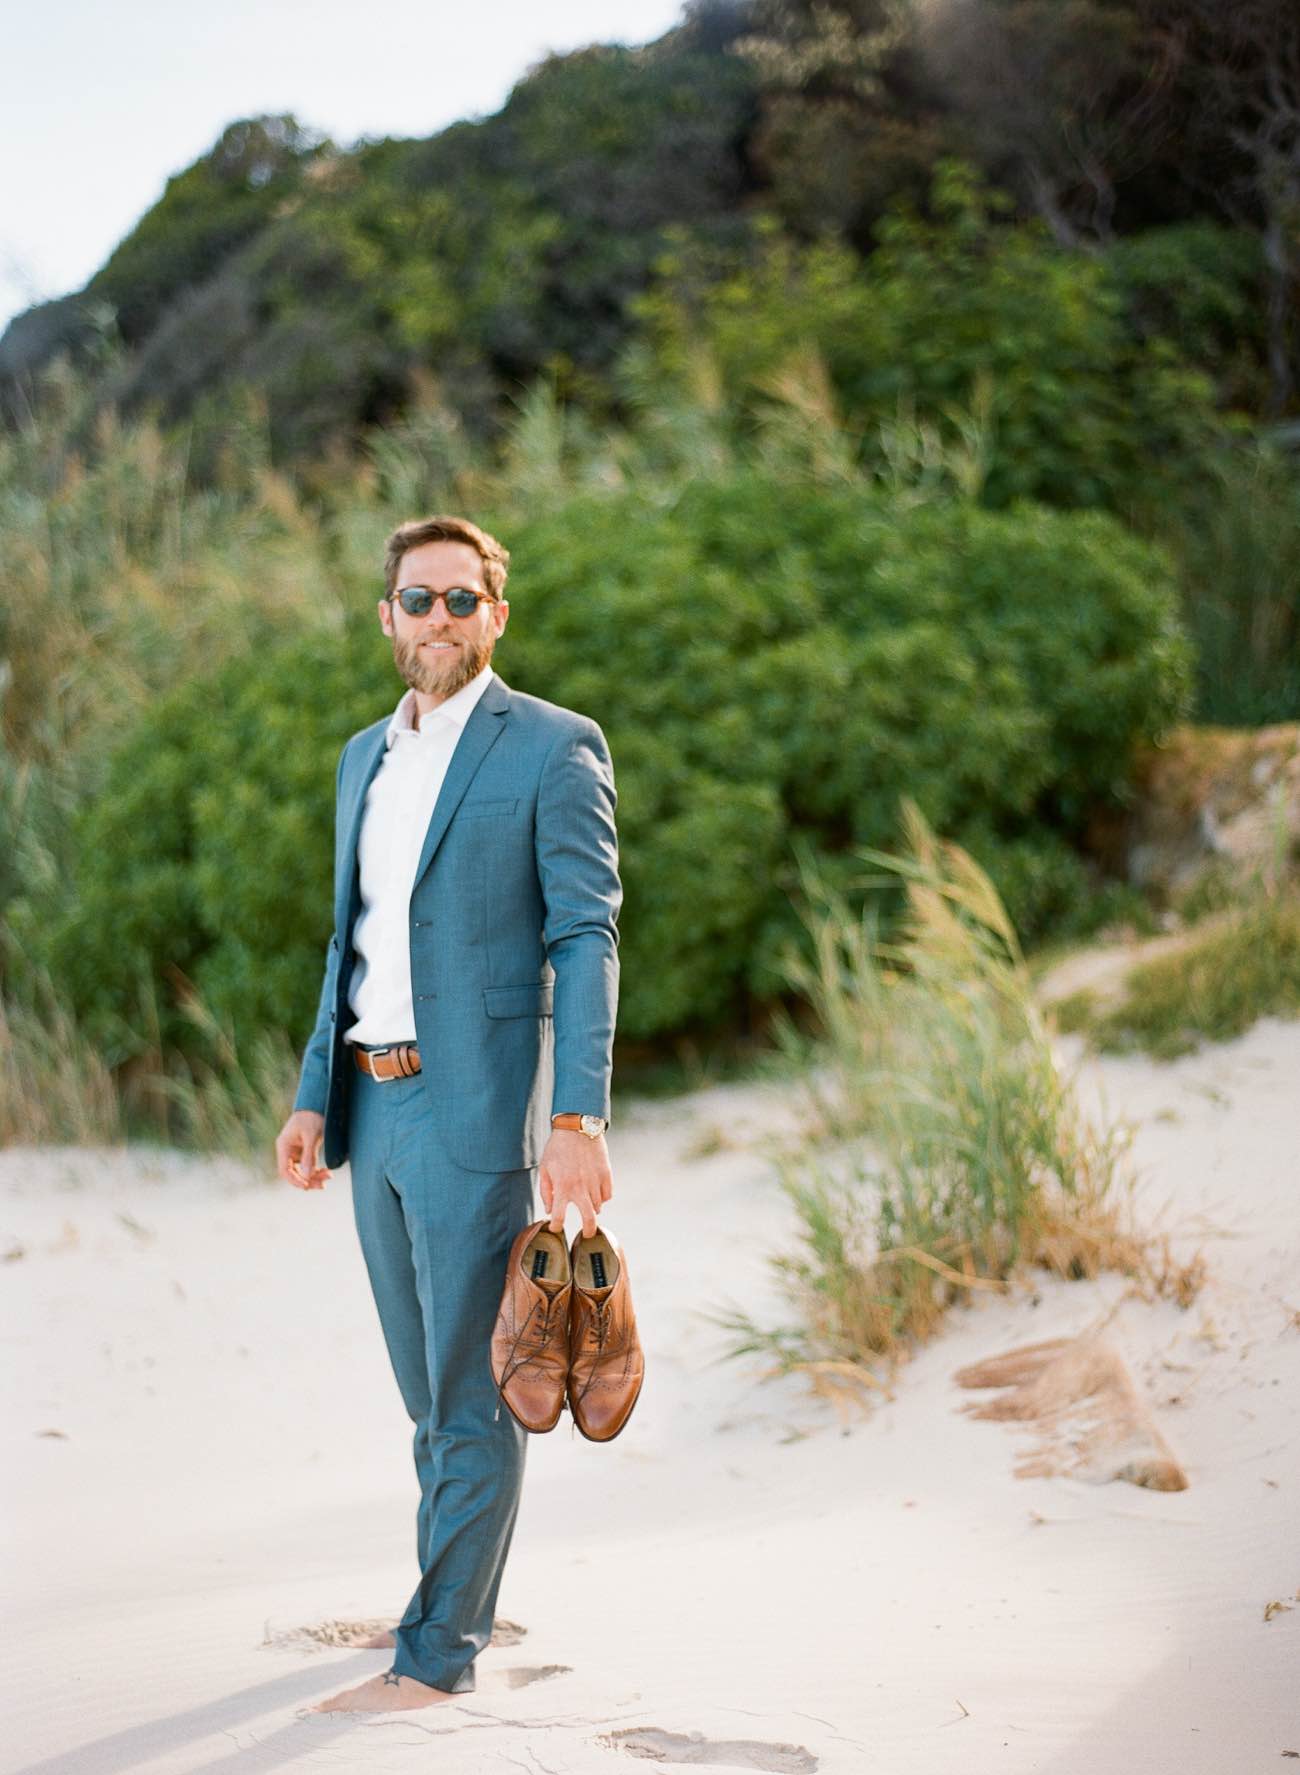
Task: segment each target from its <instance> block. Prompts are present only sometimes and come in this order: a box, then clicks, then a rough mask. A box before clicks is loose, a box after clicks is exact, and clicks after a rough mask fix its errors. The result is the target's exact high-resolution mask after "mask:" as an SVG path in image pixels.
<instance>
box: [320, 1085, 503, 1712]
mask: <svg viewBox="0 0 1300 1775" xmlns="http://www.w3.org/2000/svg"><path fill="white" fill-rule="evenodd" d="M358 1082H359V1085H360V1090H359V1091H358V1092H357V1094H356V1096H354V1100H353V1122H352V1127H351V1129H350V1131H349V1138H350V1142H351V1144H352V1152H353V1160H352V1163H353V1200H354V1206H355V1210H356V1218H357V1230H358V1234H359V1236H360V1239H361V1245H362V1251H363V1253H364V1255H365V1259H366V1266H367V1270H368V1272H369V1275H370V1279H371V1285H372V1288H373V1290H374V1293H375V1301H376V1305H377V1307H378V1309H379V1316H380V1322H381V1324H382V1326H383V1331H384V1338H385V1342H386V1343H387V1346H388V1351H389V1356H390V1359H391V1361H392V1364H393V1370H394V1373H395V1374H396V1376H397V1381H398V1386H399V1388H400V1389H401V1393H402V1398H403V1401H404V1403H405V1405H406V1408H407V1412H408V1415H409V1416H410V1417H411V1419H412V1421H413V1423H414V1424H415V1461H416V1471H417V1475H418V1477H419V1481H420V1511H419V1526H418V1537H417V1538H418V1552H419V1561H420V1582H419V1585H418V1586H417V1588H416V1591H415V1594H414V1596H413V1597H412V1598H411V1601H410V1603H409V1604H408V1606H407V1609H406V1611H405V1613H404V1614H403V1616H402V1621H401V1624H400V1626H399V1627H398V1629H397V1633H396V1639H397V1649H396V1652H395V1655H394V1659H393V1669H394V1670H395V1671H397V1672H398V1674H400V1675H409V1676H413V1677H416V1678H418V1680H419V1681H421V1682H426V1683H430V1684H432V1686H433V1687H435V1688H439V1689H445V1690H449V1691H454V1692H456V1693H462V1694H463V1693H468V1692H470V1691H471V1690H472V1689H473V1688H474V1684H475V1677H474V1660H475V1658H476V1657H477V1655H478V1653H479V1652H480V1651H481V1650H482V1649H483V1647H484V1646H486V1645H487V1643H488V1640H489V1639H490V1638H491V1634H492V1617H493V1612H494V1609H495V1606H496V1599H497V1593H498V1591H499V1589H500V1584H501V1577H502V1573H503V1571H504V1568H505V1561H506V1555H507V1553H508V1551H509V1547H510V1541H511V1538H512V1536H513V1533H514V1525H515V1519H516V1516H517V1514H518V1508H519V1494H520V1489H521V1486H522V1482H523V1468H524V1456H525V1452H526V1447H527V1434H528V1433H527V1431H525V1430H523V1429H522V1428H521V1427H520V1426H519V1425H518V1424H517V1423H516V1422H515V1420H514V1419H513V1418H512V1417H511V1415H510V1413H509V1412H508V1411H504V1410H503V1411H501V1412H500V1413H499V1414H498V1412H497V1395H496V1387H495V1383H494V1382H493V1379H492V1372H491V1366H490V1361H489V1352H490V1346H491V1336H492V1327H493V1324H494V1323H495V1319H496V1311H497V1306H498V1303H499V1301H500V1298H501V1289H502V1286H503V1284H504V1281H505V1266H506V1259H507V1258H508V1256H509V1253H510V1247H511V1245H512V1243H513V1242H514V1238H515V1236H516V1234H517V1233H518V1231H519V1229H520V1228H521V1227H523V1226H526V1225H527V1224H528V1222H529V1221H530V1220H531V1219H532V1218H533V1217H534V1216H533V1180H534V1172H533V1171H532V1170H524V1171H509V1172H500V1173H484V1172H474V1171H464V1170H462V1169H461V1168H460V1167H459V1166H457V1165H455V1164H453V1163H452V1161H451V1160H449V1159H447V1158H446V1157H445V1156H444V1155H443V1154H442V1152H441V1150H440V1145H439V1141H438V1138H437V1128H436V1126H435V1122H434V1117H433V1115H432V1113H431V1111H430V1109H429V1105H428V1098H427V1094H426V1093H425V1091H424V1089H423V1087H422V1086H421V1085H420V1083H419V1081H417V1080H395V1081H393V1082H392V1083H387V1084H378V1083H376V1082H375V1081H374V1080H371V1079H367V1078H364V1077H362V1078H361V1079H360V1080H359V1081H358Z"/></svg>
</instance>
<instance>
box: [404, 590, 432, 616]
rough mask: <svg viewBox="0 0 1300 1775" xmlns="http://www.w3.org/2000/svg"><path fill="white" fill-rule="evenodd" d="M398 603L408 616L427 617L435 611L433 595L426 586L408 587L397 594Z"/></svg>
mask: <svg viewBox="0 0 1300 1775" xmlns="http://www.w3.org/2000/svg"><path fill="white" fill-rule="evenodd" d="M397 602H398V603H399V604H400V605H401V606H402V609H403V610H404V611H405V612H406V614H407V615H408V616H427V615H428V614H429V612H430V611H431V610H432V609H433V594H432V592H430V591H428V590H426V588H425V587H424V586H406V587H405V588H404V589H403V590H402V591H400V592H399V593H398V594H397Z"/></svg>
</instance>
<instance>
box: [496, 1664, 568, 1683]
mask: <svg viewBox="0 0 1300 1775" xmlns="http://www.w3.org/2000/svg"><path fill="white" fill-rule="evenodd" d="M572 1670H573V1666H572V1664H533V1665H527V1664H521V1665H520V1666H519V1668H518V1669H517V1670H503V1671H502V1672H501V1675H500V1677H499V1679H498V1680H499V1681H500V1682H501V1683H502V1684H503V1685H504V1686H505V1687H506V1688H507V1689H526V1688H527V1687H528V1685H529V1683H544V1682H546V1681H548V1680H549V1679H550V1678H551V1677H553V1676H568V1675H569V1674H570V1673H571V1671H572Z"/></svg>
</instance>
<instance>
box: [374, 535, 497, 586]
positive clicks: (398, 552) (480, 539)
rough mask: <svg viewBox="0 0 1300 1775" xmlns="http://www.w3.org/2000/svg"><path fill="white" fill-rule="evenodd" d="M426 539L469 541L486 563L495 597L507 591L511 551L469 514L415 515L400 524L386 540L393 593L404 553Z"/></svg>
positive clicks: (485, 579)
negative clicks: (481, 527)
mask: <svg viewBox="0 0 1300 1775" xmlns="http://www.w3.org/2000/svg"><path fill="white" fill-rule="evenodd" d="M426 542H467V543H468V544H469V546H470V547H471V548H472V549H474V550H475V551H476V552H477V554H478V557H479V559H480V560H481V561H482V563H483V584H484V585H485V586H486V588H487V589H488V591H489V592H491V594H492V596H493V597H494V598H499V597H500V596H501V595H502V593H503V592H504V591H505V584H506V570H507V568H508V567H509V565H510V551H509V549H504V548H502V546H501V544H500V543H499V542H498V541H497V539H496V537H495V536H489V535H488V533H487V531H486V530H480V529H479V527H478V525H477V524H472V523H471V522H470V521H469V519H468V518H453V517H437V518H411V519H410V520H409V521H408V522H407V523H405V524H399V525H398V526H397V528H396V530H394V531H393V534H392V535H391V536H390V537H389V538H388V541H387V542H386V543H385V544H384V589H385V591H387V593H388V594H389V596H390V597H391V596H392V594H393V592H394V591H395V590H396V588H397V573H398V569H399V568H400V567H401V565H402V557H403V555H405V554H407V553H408V552H409V551H410V550H411V549H418V548H419V547H420V545H421V544H422V543H426Z"/></svg>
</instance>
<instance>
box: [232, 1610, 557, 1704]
mask: <svg viewBox="0 0 1300 1775" xmlns="http://www.w3.org/2000/svg"><path fill="white" fill-rule="evenodd" d="M396 1625H397V1623H396V1622H395V1621H393V1620H392V1619H391V1618H390V1619H380V1618H378V1617H375V1618H374V1619H372V1620H363V1621H357V1620H352V1621H315V1622H313V1623H311V1624H310V1625H309V1626H307V1627H286V1628H283V1629H281V1630H280V1631H279V1632H278V1633H273V1632H272V1631H271V1629H270V1628H269V1627H268V1629H267V1632H266V1638H265V1639H264V1640H263V1641H262V1644H263V1645H264V1646H277V1647H281V1646H295V1647H300V1648H302V1649H304V1650H306V1649H310V1650H313V1651H314V1650H316V1649H317V1648H319V1647H320V1646H349V1647H350V1646H363V1645H365V1643H366V1641H367V1640H370V1639H373V1638H374V1637H375V1636H376V1635H377V1634H381V1633H391V1632H392V1630H393V1628H394V1627H395V1626H396ZM527 1632H528V1629H527V1628H526V1627H521V1626H520V1625H519V1623H518V1621H506V1620H503V1619H502V1617H501V1616H500V1615H498V1616H497V1618H496V1619H495V1620H494V1621H493V1623H492V1639H491V1644H492V1646H493V1648H494V1649H495V1648H496V1647H499V1646H517V1645H518V1644H519V1642H520V1640H521V1639H522V1638H523V1637H524V1635H525V1634H526V1633H527ZM560 1668H562V1667H561V1666H560V1665H554V1666H547V1669H548V1670H550V1669H554V1670H559V1669H560ZM517 1686H518V1685H517Z"/></svg>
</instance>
